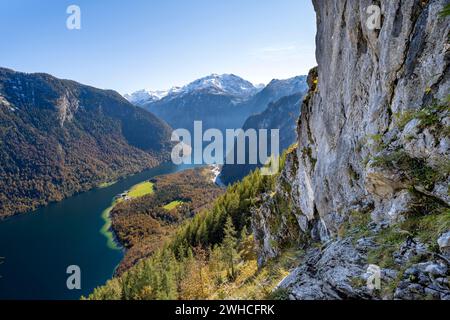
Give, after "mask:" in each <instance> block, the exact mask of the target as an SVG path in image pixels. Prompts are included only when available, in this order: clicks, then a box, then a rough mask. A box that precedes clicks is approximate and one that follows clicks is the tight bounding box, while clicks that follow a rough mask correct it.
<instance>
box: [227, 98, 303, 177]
mask: <svg viewBox="0 0 450 320" xmlns="http://www.w3.org/2000/svg"><path fill="white" fill-rule="evenodd" d="M305 93H306V91H301V92H298V93H295V94H292V95H289V96H286V97H283V98H281V99H279V100H278V101H276V102H272V103H270V104H269V106H268V108H267V109H266V110H264V111H263V112H262V113H260V114H256V115H253V116H251V117H249V118H248V119H247V121H246V122H245V124H244V126H243V129H244V130H247V129H256V130H258V129H269V130H270V129H280V151H282V150H285V149H287V148H288V147H289V146H290V145H291V144H293V143H294V142H295V141H296V139H297V134H296V127H297V122H298V118H299V116H300V111H301V110H300V108H301V102H302V99H303V97H304V95H305ZM268 146H270V140H268ZM246 154H247V157H248V154H249V150H248V149H247V150H246ZM257 167H260V166H259V165H258V166H257V165H249V164H246V165H238V164H225V165H224V166H223V168H222V172H221V175H220V178H221V181H222V182H223V183H225V184H230V183H233V182H235V181H238V180H241V179H242V178H244V177H245V176H247V175H248V174H249V173H250V172H251V171H253V170H255V169H256V168H257Z"/></svg>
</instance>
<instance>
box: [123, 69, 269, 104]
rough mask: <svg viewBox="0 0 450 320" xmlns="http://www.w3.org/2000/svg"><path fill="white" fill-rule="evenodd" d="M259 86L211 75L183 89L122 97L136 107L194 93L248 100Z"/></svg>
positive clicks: (235, 78) (147, 92)
mask: <svg viewBox="0 0 450 320" xmlns="http://www.w3.org/2000/svg"><path fill="white" fill-rule="evenodd" d="M260 90H261V88H260V86H256V87H255V86H254V85H253V84H252V83H251V82H249V81H246V80H244V79H242V78H240V77H238V76H236V75H234V74H222V75H219V74H215V73H213V74H211V75H209V76H206V77H203V78H200V79H198V80H195V81H193V82H191V83H189V84H187V85H185V86H183V87H173V88H171V89H169V90H157V91H151V90H145V89H143V90H139V91H136V92H134V93H132V94H126V95H124V97H125V99H127V100H128V101H130V102H131V103H133V104H134V105H137V106H143V105H145V104H149V103H152V102H156V101H159V100H161V99H164V98H168V99H170V98H174V97H178V96H181V95H185V94H190V93H195V92H208V93H210V94H222V95H229V96H232V97H233V98H235V99H237V100H238V101H239V100H242V99H246V98H249V97H250V96H252V95H254V94H256V93H257V92H258V91H260Z"/></svg>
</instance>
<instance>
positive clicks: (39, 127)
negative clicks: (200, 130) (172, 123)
mask: <svg viewBox="0 0 450 320" xmlns="http://www.w3.org/2000/svg"><path fill="white" fill-rule="evenodd" d="M169 141H170V127H169V126H168V125H167V124H166V123H164V122H163V121H161V120H159V119H157V118H156V117H155V116H154V115H152V114H151V113H149V112H147V111H144V110H142V109H140V108H138V107H135V106H133V105H131V104H130V103H129V102H128V101H126V100H125V99H124V98H122V97H121V96H120V95H119V94H118V93H116V92H114V91H105V90H99V89H95V88H92V87H88V86H84V85H81V84H78V83H76V82H73V81H68V80H60V79H57V78H54V77H52V76H50V75H47V74H25V73H20V72H14V71H12V70H8V69H3V68H0V190H1V191H2V192H1V193H0V218H1V217H5V216H8V215H11V214H14V213H18V212H25V211H28V210H31V209H34V208H36V207H37V206H40V205H45V204H47V203H49V202H52V201H59V200H61V199H63V198H65V197H67V196H70V195H73V194H75V193H78V192H81V191H85V190H88V189H90V188H93V187H96V186H98V185H99V184H100V183H102V182H105V181H113V180H114V179H116V178H117V177H120V176H123V175H127V174H131V173H135V172H138V171H140V170H143V169H145V168H149V167H152V166H155V165H157V164H158V163H159V162H160V161H162V160H168V159H169V152H170V143H169Z"/></svg>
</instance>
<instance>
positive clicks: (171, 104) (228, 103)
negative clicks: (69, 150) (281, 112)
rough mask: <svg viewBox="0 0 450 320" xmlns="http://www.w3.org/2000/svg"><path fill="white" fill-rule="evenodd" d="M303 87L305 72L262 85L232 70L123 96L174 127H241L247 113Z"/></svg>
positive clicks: (305, 87)
mask: <svg viewBox="0 0 450 320" xmlns="http://www.w3.org/2000/svg"><path fill="white" fill-rule="evenodd" d="M306 89H307V85H306V76H299V77H295V78H291V79H287V80H273V81H271V82H270V83H269V84H268V85H267V86H265V87H262V86H260V85H258V86H255V85H253V84H252V83H250V82H249V81H246V80H244V79H242V78H240V77H238V76H236V75H233V74H224V75H217V74H212V75H210V76H207V77H204V78H201V79H198V80H196V81H194V82H192V83H190V84H188V85H186V86H184V87H181V88H172V89H171V90H168V91H165V92H162V91H159V92H151V91H145V90H141V91H138V92H135V93H133V94H131V95H127V96H125V97H126V98H127V99H129V101H130V102H132V103H134V104H135V105H137V106H141V107H143V108H144V109H146V110H149V111H151V112H152V113H154V114H155V115H156V116H158V117H160V118H161V119H163V120H165V121H166V122H167V123H168V124H169V125H171V126H172V127H173V128H185V129H188V130H192V126H193V123H194V121H196V120H202V121H203V128H205V129H208V128H218V129H220V130H225V129H235V128H241V127H242V125H243V124H244V122H245V121H246V120H247V118H248V117H250V116H251V115H253V114H256V113H260V112H262V111H264V110H265V109H266V108H267V106H268V104H269V103H270V102H274V101H276V100H278V99H280V98H281V97H284V96H287V95H290V94H294V93H297V92H302V91H306Z"/></svg>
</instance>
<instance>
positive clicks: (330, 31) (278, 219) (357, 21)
mask: <svg viewBox="0 0 450 320" xmlns="http://www.w3.org/2000/svg"><path fill="white" fill-rule="evenodd" d="M378 3H379V4H380V7H381V12H382V25H381V28H380V30H369V29H368V28H367V27H366V26H367V24H366V15H365V14H363V12H364V8H366V7H367V6H368V5H369V4H371V2H370V1H320V0H314V1H313V4H314V8H315V10H316V13H317V30H318V32H317V37H316V46H317V48H316V56H317V60H318V67H317V68H316V69H313V70H311V72H310V74H309V76H308V84H309V92H308V94H307V96H306V97H305V99H304V101H303V105H302V107H301V110H302V113H301V116H300V119H299V122H298V127H297V134H298V138H297V143H296V144H294V145H293V146H291V147H290V148H289V149H288V150H287V151H286V152H285V153H284V155H283V156H282V157H281V159H279V161H280V164H281V168H282V170H281V171H280V172H279V173H278V174H277V175H274V176H263V175H261V173H260V171H259V170H256V171H255V172H253V173H251V174H250V175H248V176H247V177H245V178H244V179H243V180H242V181H241V182H239V183H236V184H234V185H232V186H230V187H229V188H228V189H227V192H226V193H225V194H224V195H222V196H220V197H219V198H218V199H217V200H216V201H215V202H214V204H213V206H212V207H211V208H210V209H207V210H204V211H202V212H200V213H199V214H197V215H196V216H195V217H194V218H193V219H191V220H188V221H186V222H185V223H184V224H183V225H182V226H181V227H180V228H179V229H178V231H177V232H176V233H175V235H174V236H173V237H171V238H170V239H169V240H168V241H167V244H166V246H164V248H162V249H161V250H160V251H158V252H156V253H155V254H154V255H152V256H151V257H150V258H148V259H145V260H143V261H141V262H140V263H138V264H137V265H136V266H134V267H133V268H131V269H129V270H128V271H127V272H126V273H124V274H123V275H121V276H120V277H117V278H114V279H112V280H111V281H109V282H108V283H107V284H106V285H105V286H103V287H100V288H98V289H96V290H95V291H94V293H93V294H92V295H91V296H90V298H91V299H207V298H221V299H251V298H255V297H256V298H277V299H292V300H296V299H299V300H312V299H320V300H324V299H338V300H341V299H345V300H346V299H375V300H377V299H399V300H422V299H434V300H439V299H443V300H448V299H450V287H449V281H448V279H449V276H450V271H449V270H450V198H449V182H450V181H449V174H450V171H449V159H450V157H449V145H450V136H449V124H450V118H449V117H450V114H449V113H450V100H449V92H450V90H449V89H450V83H449V73H448V65H449V45H448V35H449V29H450V24H449V23H448V19H449V18H448V16H445V15H442V14H441V12H442V11H443V9H444V6H445V5H447V4H448V1H445V0H431V1H387V0H385V1H384V0H382V1H378ZM247 244H248V245H247ZM286 255H287V256H288V261H289V263H286ZM162 270H164V271H163V272H162ZM374 279H375V281H373V282H371V280H374ZM377 281H378V282H377ZM370 284H373V286H370Z"/></svg>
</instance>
